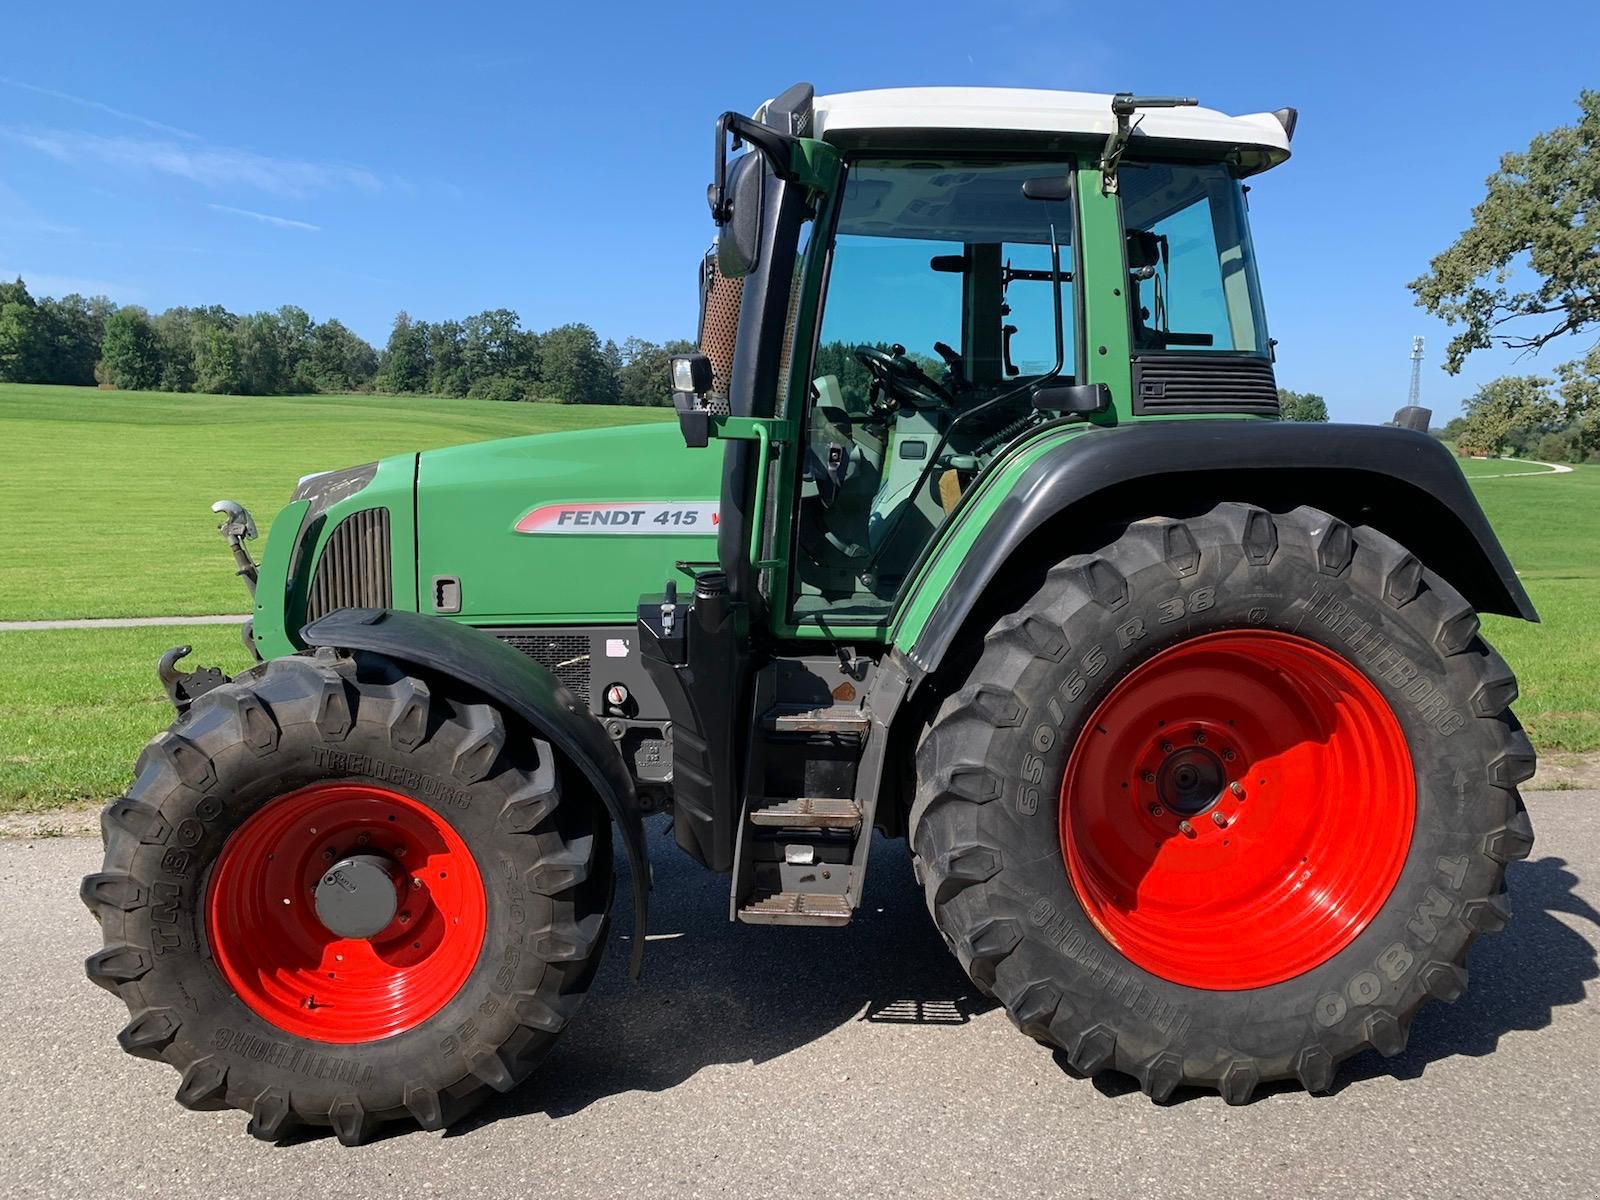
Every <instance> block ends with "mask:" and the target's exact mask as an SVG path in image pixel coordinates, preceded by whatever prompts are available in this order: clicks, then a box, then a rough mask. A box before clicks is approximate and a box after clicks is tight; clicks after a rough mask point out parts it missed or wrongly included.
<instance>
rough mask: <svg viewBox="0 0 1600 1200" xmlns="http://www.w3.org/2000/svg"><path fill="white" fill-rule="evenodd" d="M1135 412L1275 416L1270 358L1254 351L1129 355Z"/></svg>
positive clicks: (1275, 395)
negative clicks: (1259, 356) (1260, 356)
mask: <svg viewBox="0 0 1600 1200" xmlns="http://www.w3.org/2000/svg"><path fill="white" fill-rule="evenodd" d="M1133 412H1134V415H1135V416H1141V417H1145V416H1150V417H1154V416H1164V415H1166V414H1168V413H1259V414H1261V415H1263V416H1273V417H1275V416H1277V415H1278V381H1277V380H1276V379H1275V378H1274V377H1273V374H1272V363H1270V362H1269V361H1268V360H1266V359H1264V358H1257V357H1256V356H1255V355H1253V354H1251V355H1243V354H1240V355H1233V354H1229V355H1221V354H1216V355H1212V354H1142V355H1140V356H1139V357H1137V358H1135V359H1134V360H1133Z"/></svg>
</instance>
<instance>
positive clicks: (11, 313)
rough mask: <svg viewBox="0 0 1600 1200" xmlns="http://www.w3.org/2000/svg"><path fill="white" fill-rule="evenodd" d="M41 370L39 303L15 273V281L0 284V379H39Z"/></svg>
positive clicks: (35, 380)
mask: <svg viewBox="0 0 1600 1200" xmlns="http://www.w3.org/2000/svg"><path fill="white" fill-rule="evenodd" d="M43 369H44V368H43V362H42V355H41V353H40V328H39V305H38V302H37V301H35V300H34V298H33V297H32V296H30V295H29V294H28V285H27V284H25V283H23V282H22V278H21V276H18V277H17V280H16V282H15V283H0V379H3V380H7V381H9V382H12V383H33V382H38V381H39V377H40V375H41V374H42V373H43Z"/></svg>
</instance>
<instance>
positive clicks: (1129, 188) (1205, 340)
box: [1120, 162, 1269, 354]
mask: <svg viewBox="0 0 1600 1200" xmlns="http://www.w3.org/2000/svg"><path fill="white" fill-rule="evenodd" d="M1120 191H1121V195H1122V224H1123V228H1124V230H1125V231H1126V233H1127V245H1128V270H1129V273H1130V275H1131V276H1132V279H1131V284H1130V290H1129V296H1130V301H1131V305H1132V310H1133V311H1132V313H1131V314H1130V315H1131V319H1132V324H1133V349H1134V352H1135V353H1139V352H1141V351H1146V352H1149V351H1154V352H1164V351H1174V352H1182V353H1195V352H1199V353H1206V352H1208V351H1233V352H1240V351H1244V352H1249V353H1253V354H1265V353H1267V348H1268V345H1269V343H1268V341H1267V334H1266V327H1265V325H1264V323H1263V321H1262V319H1261V311H1262V310H1261V294H1260V286H1259V284H1258V283H1257V281H1256V264H1255V254H1254V252H1253V251H1252V250H1251V247H1250V233H1249V226H1248V224H1247V223H1246V219H1245V200H1244V189H1243V188H1242V187H1241V186H1240V183H1239V181H1238V180H1237V179H1235V178H1234V176H1233V174H1232V172H1231V171H1229V169H1228V168H1227V167H1226V166H1224V165H1223V164H1221V163H1182V164H1177V163H1134V162H1126V163H1123V164H1122V170H1121V179H1120Z"/></svg>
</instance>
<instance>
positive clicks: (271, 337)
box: [233, 312, 289, 396]
mask: <svg viewBox="0 0 1600 1200" xmlns="http://www.w3.org/2000/svg"><path fill="white" fill-rule="evenodd" d="M233 343H234V346H235V347H236V348H237V350H238V362H239V377H238V388H237V390H238V391H239V393H240V394H242V395H245V396H272V395H276V394H278V393H280V392H284V391H287V390H288V385H289V375H288V371H287V365H288V364H286V363H285V362H284V360H283V325H282V323H281V322H280V321H279V320H278V318H277V317H275V316H274V315H273V314H272V313H264V312H261V313H251V314H250V315H249V316H248V317H241V318H240V320H239V323H238V324H237V325H235V326H234V327H233Z"/></svg>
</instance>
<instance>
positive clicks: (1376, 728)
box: [912, 504, 1533, 1103]
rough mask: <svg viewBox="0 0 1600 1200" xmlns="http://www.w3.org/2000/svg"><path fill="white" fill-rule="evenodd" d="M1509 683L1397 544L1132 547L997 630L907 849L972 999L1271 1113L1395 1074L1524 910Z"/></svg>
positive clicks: (944, 731)
mask: <svg viewBox="0 0 1600 1200" xmlns="http://www.w3.org/2000/svg"><path fill="white" fill-rule="evenodd" d="M1515 694H1516V684H1515V681H1514V679H1513V678H1512V675H1511V673H1510V671H1509V670H1508V669H1507V668H1506V666H1505V664H1504V662H1503V661H1501V659H1500V658H1499V656H1497V655H1496V654H1495V653H1494V652H1493V651H1492V650H1490V649H1489V648H1488V647H1487V646H1486V645H1485V644H1484V643H1483V641H1482V640H1481V639H1480V638H1479V637H1478V635H1477V618H1476V615H1475V614H1474V613H1473V611H1472V609H1471V607H1470V606H1469V605H1467V603H1466V602H1465V601H1464V600H1463V599H1462V598H1461V597H1460V596H1459V595H1457V594H1456V593H1455V592H1454V591H1453V590H1452V589H1451V588H1450V587H1449V585H1448V584H1446V583H1445V582H1444V581H1443V580H1442V579H1440V578H1439V577H1437V576H1435V575H1434V574H1432V573H1431V572H1429V571H1427V570H1426V569H1425V568H1423V567H1422V565H1421V564H1420V562H1419V561H1418V560H1417V559H1416V558H1415V557H1414V556H1413V555H1411V554H1410V553H1408V552H1407V551H1406V550H1404V549H1403V548H1402V547H1400V546H1398V545H1397V544H1395V543H1394V542H1393V541H1391V540H1390V539H1389V538H1387V537H1385V536H1384V535H1383V534H1381V533H1378V532H1377V531H1376V530H1372V529H1368V528H1356V529H1352V528H1351V527H1350V526H1348V525H1345V524H1344V523H1343V522H1340V521H1338V520H1336V519H1334V518H1332V517H1329V516H1328V515H1327V514H1324V513H1320V512H1317V511H1314V510H1311V509H1307V508H1299V509H1295V510H1293V511H1292V512H1287V513H1281V514H1272V513H1269V512H1267V511H1265V510H1262V509H1258V508H1252V507H1249V506H1246V505H1239V504H1221V505H1218V506H1217V507H1216V508H1214V509H1212V510H1211V511H1209V512H1206V513H1203V514H1201V515H1199V516H1196V517H1193V518H1189V519H1186V520H1174V519H1167V518H1157V519H1151V520H1145V521H1139V522H1136V523H1134V524H1132V525H1129V526H1127V527H1126V528H1125V529H1124V530H1122V531H1120V532H1119V533H1118V534H1117V535H1116V536H1114V537H1112V538H1110V539H1109V540H1108V541H1107V543H1106V544H1105V545H1104V546H1103V547H1101V548H1100V549H1099V550H1097V551H1095V552H1093V553H1090V554H1085V555H1079V556H1075V557H1073V558H1069V559H1068V560H1067V561H1066V562H1064V563H1062V564H1061V565H1060V566H1058V567H1056V568H1054V569H1053V570H1051V571H1050V572H1049V573H1048V575H1047V576H1046V577H1045V579H1044V581H1043V583H1042V585H1041V586H1040V587H1039V588H1038V589H1037V590H1036V591H1035V592H1034V593H1033V594H1032V595H1031V596H1030V597H1029V598H1028V599H1027V600H1026V601H1024V602H1023V603H1022V604H1021V606H1020V607H1019V608H1018V609H1017V610H1016V611H1015V612H1014V613H1012V614H1010V615H1009V616H1007V617H1005V618H1003V619H1001V620H1000V621H999V622H998V623H997V624H996V625H995V626H994V628H993V629H991V630H990V631H989V632H988V635H987V637H986V639H985V641H984V644H983V647H982V651H981V654H980V655H979V657H978V659H977V661H976V664H975V665H974V666H973V668H972V670H971V672H970V675H969V677H968V680H967V683H966V685H965V686H963V687H961V688H960V690H959V691H956V692H955V693H954V694H952V695H950V696H949V697H947V699H946V700H945V701H944V703H943V705H942V706H941V708H940V710H939V712H938V714H937V716H936V718H935V720H934V721H933V723H932V724H931V726H930V728H929V729H928V731H927V733H926V734H925V736H924V738H923V741H922V744H921V746H920V747H919V751H918V757H917V772H918V793H917V799H916V803H915V806H914V809H913V812H912V845H913V850H914V853H915V855H916V857H917V860H918V865H919V869H920V871H921V873H922V877H923V880H924V883H925V885H926V889H927V896H928V903H929V907H930V909H931V911H932V912H933V915H934V919H935V921H936V922H937V923H938V925H939V927H940V929H941V930H942V931H943V932H944V934H945V936H946V938H947V939H948V940H949V941H950V943H951V944H952V946H953V947H954V949H955V951H956V953H957V954H958V955H959V957H960V958H961V960H962V963H963V965H964V966H965V967H966V968H967V970H968V971H969V973H970V974H971V975H972V977H973V979H974V980H975V981H976V982H977V983H978V984H979V986H981V987H983V988H985V989H986V990H989V991H991V992H993V994H995V995H996V996H997V997H998V998H999V999H1000V1000H1001V1001H1002V1002H1003V1003H1004V1004H1005V1005H1006V1007H1007V1009H1008V1011H1009V1012H1010V1014H1011V1016H1012V1018H1013V1020H1014V1021H1016V1023H1017V1024H1018V1025H1019V1026H1021V1027H1022V1028H1023V1029H1024V1031H1026V1032H1028V1033H1029V1034H1031V1035H1032V1036H1034V1037H1035V1038H1037V1039H1039V1040H1041V1041H1043V1042H1046V1043H1049V1044H1052V1045H1055V1046H1058V1047H1060V1048H1061V1049H1062V1050H1064V1051H1065V1052H1066V1054H1067V1057H1068V1059H1069V1061H1070V1062H1071V1063H1072V1064H1073V1066H1074V1067H1076V1068H1077V1069H1079V1070H1080V1071H1083V1072H1085V1073H1093V1072H1096V1071H1100V1070H1103V1069H1116V1070H1121V1071H1123V1072H1126V1073H1128V1074H1130V1075H1132V1076H1134V1077H1135V1078H1137V1079H1138V1080H1139V1082H1140V1084H1141V1085H1142V1086H1143V1088H1144V1090H1145V1091H1146V1092H1148V1093H1149V1094H1150V1095H1151V1096H1152V1097H1154V1098H1156V1099H1158V1100H1164V1099H1166V1098H1167V1097H1168V1096H1169V1095H1170V1094H1171V1093H1172V1091H1173V1089H1174V1088H1176V1087H1178V1086H1180V1085H1200V1086H1206V1087H1212V1088H1216V1089H1217V1090H1218V1091H1220V1092H1221V1093H1222V1095H1223V1096H1224V1098H1226V1099H1227V1100H1229V1101H1230V1102H1235V1103H1243V1102H1244V1101H1246V1100H1248V1099H1249V1098H1250V1096H1251V1094H1252V1093H1253V1092H1254V1090H1255V1088H1256V1086H1257V1085H1258V1084H1259V1083H1261V1082H1264V1081H1268V1080H1273V1079H1280V1078H1296V1079H1298V1080H1299V1081H1300V1082H1301V1083H1302V1084H1304V1085H1305V1086H1306V1087H1307V1088H1309V1089H1311V1090H1313V1091H1317V1090H1323V1089H1326V1088H1327V1087H1329V1086H1330V1085H1331V1083H1332V1080H1333V1075H1334V1068H1335V1067H1336V1065H1337V1064H1338V1062H1339V1061H1340V1060H1341V1059H1343V1058H1346V1057H1348V1056H1349V1055H1351V1054H1353V1053H1355V1052H1357V1051H1359V1050H1361V1049H1363V1048H1365V1047H1367V1046H1374V1047H1376V1048H1377V1049H1379V1050H1380V1051H1382V1052H1384V1053H1386V1054H1395V1053H1398V1052H1399V1051H1400V1049H1401V1048H1402V1047H1403V1046H1404V1043H1405V1038H1406V1032H1407V1029H1408V1027H1409V1025H1410V1022H1411V1019H1412V1017H1413V1016H1414V1015H1415V1013H1416V1011H1417V1010H1418V1009H1419V1008H1420V1007H1421V1006H1422V1005H1423V1004H1424V1003H1425V1002H1426V1001H1427V1000H1428V999H1429V998H1438V999H1444V1000H1454V999H1455V998H1456V997H1457V996H1458V995H1459V994H1460V992H1461V990H1462V988H1463V987H1464V986H1465V983H1466V972H1465V969H1464V967H1463V965H1462V963H1463V961H1464V957H1465V953H1466V949H1467V946H1468V945H1469V943H1470V942H1471V940H1472V938H1473V937H1474V936H1475V935H1476V934H1478V933H1481V932H1488V931H1491V930H1495V929H1498V928H1500V927H1501V926H1502V925H1503V924H1504V922H1505V920H1506V917H1507V909H1506V906H1505V901H1504V896H1503V876H1504V865H1505V863H1506V862H1507V861H1510V860H1512V859H1516V858H1521V857H1524V856H1526V854H1527V853H1528V851H1529V848H1530V847H1531V844H1532V830H1531V828H1530V826H1529V824H1528V820H1527V816H1526V813H1525V812H1524V811H1523V808H1522V804H1521V801H1520V798H1519V797H1518V796H1517V793H1516V790H1515V788H1516V784H1517V783H1519V782H1521V781H1522V780H1524V779H1526V778H1527V777H1528V776H1529V775H1530V774H1531V773H1532V770H1533V754H1532V750H1531V748H1530V747H1529V746H1528V743H1527V740H1526V738H1525V737H1524V736H1523V734H1522V733H1521V730H1520V728H1519V727H1518V725H1517V723H1516V720H1515V718H1514V717H1512V715H1511V713H1510V711H1509V709H1508V707H1507V706H1508V705H1509V704H1510V702H1511V700H1512V699H1513V698H1514V697H1515Z"/></svg>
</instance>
